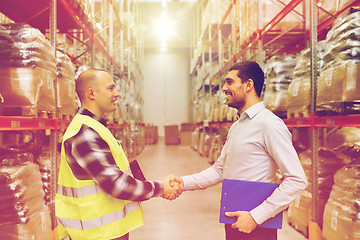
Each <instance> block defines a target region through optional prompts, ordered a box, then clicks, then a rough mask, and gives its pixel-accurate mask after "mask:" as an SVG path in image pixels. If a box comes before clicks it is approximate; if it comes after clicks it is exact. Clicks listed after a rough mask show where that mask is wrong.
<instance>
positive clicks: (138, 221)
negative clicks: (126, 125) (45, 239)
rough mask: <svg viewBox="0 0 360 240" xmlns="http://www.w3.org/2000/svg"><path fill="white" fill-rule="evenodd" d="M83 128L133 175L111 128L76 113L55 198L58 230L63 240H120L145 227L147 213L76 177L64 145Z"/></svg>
mask: <svg viewBox="0 0 360 240" xmlns="http://www.w3.org/2000/svg"><path fill="white" fill-rule="evenodd" d="M82 125H87V126H89V127H91V128H92V129H94V130H95V131H96V132H97V133H98V134H99V135H100V136H101V138H102V139H104V140H105V141H106V142H107V143H108V145H109V147H110V151H111V153H112V155H113V156H114V159H115V162H116V164H117V166H118V167H119V168H120V170H121V171H123V172H125V173H128V174H130V175H131V172H130V169H129V163H128V160H127V158H126V156H125V153H124V151H123V149H122V148H121V146H120V145H119V144H118V143H117V141H116V139H115V138H114V137H113V135H112V134H111V132H110V131H109V129H108V128H106V127H105V126H104V125H103V124H101V123H100V122H98V121H97V120H95V119H93V118H91V117H89V116H86V115H82V114H76V115H75V117H74V118H73V120H72V121H71V123H70V124H69V126H68V128H67V130H66V132H65V134H64V136H63V141H62V149H61V163H60V171H59V179H58V188H57V194H56V197H55V215H56V217H57V221H58V226H57V231H58V234H59V237H60V239H62V238H64V237H65V236H66V235H67V234H69V235H70V236H71V238H72V239H73V240H108V239H114V238H118V237H121V236H123V235H125V234H126V233H128V232H130V231H132V230H133V229H135V228H137V227H140V226H142V225H143V224H144V222H143V218H144V214H143V210H142V208H141V205H140V203H139V202H133V201H126V200H120V199H117V198H114V197H111V196H109V195H108V194H106V193H105V192H104V191H103V190H102V189H101V188H100V187H99V186H98V185H96V184H95V182H94V181H93V180H79V179H77V178H76V177H75V176H74V175H73V173H72V171H71V168H70V166H69V164H68V160H67V158H68V157H67V156H66V154H65V150H64V142H65V141H66V140H67V139H69V138H71V137H73V136H74V135H76V134H77V133H78V132H79V130H80V129H81V126H82Z"/></svg>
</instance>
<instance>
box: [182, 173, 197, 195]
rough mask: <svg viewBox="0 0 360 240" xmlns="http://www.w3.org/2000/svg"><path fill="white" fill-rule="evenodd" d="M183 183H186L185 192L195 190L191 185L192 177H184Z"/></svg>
mask: <svg viewBox="0 0 360 240" xmlns="http://www.w3.org/2000/svg"><path fill="white" fill-rule="evenodd" d="M181 179H182V181H183V183H184V190H185V191H188V190H193V189H195V185H194V184H191V182H192V181H191V179H192V178H191V175H187V176H183V177H181Z"/></svg>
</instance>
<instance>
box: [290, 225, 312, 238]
mask: <svg viewBox="0 0 360 240" xmlns="http://www.w3.org/2000/svg"><path fill="white" fill-rule="evenodd" d="M288 224H289V225H290V226H291V227H292V228H294V229H295V230H296V231H297V232H299V233H301V234H302V235H303V236H304V237H306V238H308V237H309V228H308V227H306V229H303V228H300V227H299V226H297V224H294V223H293V222H288Z"/></svg>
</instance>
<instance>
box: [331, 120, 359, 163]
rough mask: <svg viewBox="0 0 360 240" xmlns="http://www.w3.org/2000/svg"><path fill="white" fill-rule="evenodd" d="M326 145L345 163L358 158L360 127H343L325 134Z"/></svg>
mask: <svg viewBox="0 0 360 240" xmlns="http://www.w3.org/2000/svg"><path fill="white" fill-rule="evenodd" d="M326 146H327V147H328V148H330V149H333V151H334V153H335V154H336V156H337V157H338V158H340V159H343V161H344V162H345V163H346V164H349V163H352V162H355V161H357V160H358V159H360V128H357V127H343V128H340V129H336V130H335V131H333V132H331V133H330V134H328V136H327V141H326Z"/></svg>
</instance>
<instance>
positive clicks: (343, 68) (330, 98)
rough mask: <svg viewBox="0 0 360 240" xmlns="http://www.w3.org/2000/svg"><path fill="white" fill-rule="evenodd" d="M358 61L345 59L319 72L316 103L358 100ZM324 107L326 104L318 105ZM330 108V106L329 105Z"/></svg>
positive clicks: (359, 68) (359, 67)
mask: <svg viewBox="0 0 360 240" xmlns="http://www.w3.org/2000/svg"><path fill="white" fill-rule="evenodd" d="M359 88H360V62H359V63H356V64H354V63H353V62H349V61H346V62H344V63H342V64H339V65H337V66H334V67H331V68H328V69H326V70H325V71H323V72H322V73H321V74H320V77H319V84H318V91H317V99H316V104H317V105H323V104H329V103H339V102H353V101H358V100H360V94H359ZM319 107H322V108H326V106H319ZM329 108H331V106H329Z"/></svg>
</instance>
